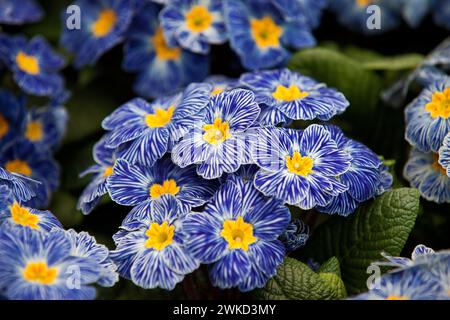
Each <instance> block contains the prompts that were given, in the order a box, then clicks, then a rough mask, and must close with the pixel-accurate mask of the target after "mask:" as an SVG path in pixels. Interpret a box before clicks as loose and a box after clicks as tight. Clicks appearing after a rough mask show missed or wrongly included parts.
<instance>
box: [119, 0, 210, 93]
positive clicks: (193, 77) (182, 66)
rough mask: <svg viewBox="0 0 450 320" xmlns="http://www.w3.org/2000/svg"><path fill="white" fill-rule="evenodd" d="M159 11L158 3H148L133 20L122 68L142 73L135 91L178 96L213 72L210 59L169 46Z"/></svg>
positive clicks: (135, 85)
mask: <svg viewBox="0 0 450 320" xmlns="http://www.w3.org/2000/svg"><path fill="white" fill-rule="evenodd" d="M159 11H160V6H158V5H156V4H153V3H146V4H144V5H143V6H142V8H140V9H139V11H138V12H137V14H136V15H135V16H134V18H133V21H132V23H131V26H130V30H129V32H128V33H129V35H128V36H127V40H126V42H125V45H124V60H123V63H122V68H123V69H124V70H125V71H129V72H135V73H138V75H137V79H136V82H135V84H134V90H135V92H137V93H138V94H139V95H140V96H143V97H149V98H154V97H161V96H164V95H169V94H175V93H177V92H178V91H179V90H180V89H182V87H184V86H187V85H188V84H189V83H191V82H197V81H202V80H203V79H204V78H205V77H206V76H207V74H208V72H209V57H208V56H206V55H199V54H195V53H192V52H190V51H188V50H184V49H182V48H180V47H178V46H174V47H169V46H168V44H167V42H166V40H165V38H164V35H163V30H162V27H161V26H160V24H159V20H158V13H159ZM149 39H150V41H149Z"/></svg>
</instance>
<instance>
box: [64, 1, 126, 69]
mask: <svg viewBox="0 0 450 320" xmlns="http://www.w3.org/2000/svg"><path fill="white" fill-rule="evenodd" d="M73 4H74V5H77V6H78V7H80V11H81V21H80V28H79V29H77V28H73V29H69V28H67V26H66V13H65V12H64V13H63V16H64V18H63V19H62V20H63V25H62V30H63V31H62V33H61V38H60V42H61V45H62V46H63V47H64V48H66V49H67V50H68V51H70V52H71V53H73V54H75V60H74V65H75V67H77V68H81V67H83V66H85V65H93V64H95V63H96V62H97V60H98V59H99V58H100V57H101V56H102V55H103V54H104V53H105V52H106V51H108V50H110V49H111V48H112V47H114V46H115V45H117V44H118V43H119V42H121V41H122V40H123V38H124V36H125V32H126V31H127V29H128V26H129V24H130V22H131V18H132V15H133V1H129V0H78V1H75V2H74V3H73Z"/></svg>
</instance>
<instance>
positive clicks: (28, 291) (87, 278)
mask: <svg viewBox="0 0 450 320" xmlns="http://www.w3.org/2000/svg"><path fill="white" fill-rule="evenodd" d="M0 256H1V257H2V263H1V264H0V288H3V289H4V291H3V292H2V293H4V295H5V296H6V298H8V299H11V300H61V299H64V300H84V299H93V298H95V294H96V293H95V288H93V287H91V286H89V285H90V284H93V283H95V282H96V281H97V279H98V277H99V269H98V265H97V263H96V262H95V261H93V260H91V259H87V258H80V257H74V256H72V255H71V244H70V241H69V239H68V238H67V237H66V236H65V235H64V234H63V233H62V232H59V231H58V229H56V230H55V232H48V233H45V232H35V231H33V230H32V229H30V228H14V229H11V228H2V229H0ZM75 270H77V271H75ZM75 274H76V276H78V278H77V279H74V278H73V277H74V275H75ZM74 281H76V283H75V282H74ZM71 283H72V284H73V285H70V284H71ZM76 284H79V286H76Z"/></svg>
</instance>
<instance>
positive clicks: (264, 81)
mask: <svg viewBox="0 0 450 320" xmlns="http://www.w3.org/2000/svg"><path fill="white" fill-rule="evenodd" d="M239 80H240V82H241V83H242V84H243V85H245V86H247V87H249V88H250V89H251V90H252V91H253V92H255V96H256V101H257V102H258V103H260V104H261V105H266V106H267V107H269V108H272V109H276V110H278V111H280V112H281V113H282V114H283V115H284V116H285V117H286V118H288V119H292V120H312V119H315V118H318V119H320V120H329V119H330V118H331V117H333V116H335V115H337V114H340V113H342V112H344V111H345V109H346V108H347V107H348V105H349V102H348V101H347V99H346V98H345V97H344V95H343V94H342V93H340V92H338V91H337V90H335V89H332V88H327V86H326V85H325V84H323V83H320V82H317V81H315V80H313V79H311V78H309V77H306V76H303V75H301V74H299V73H297V72H294V71H290V70H288V69H279V70H271V71H255V72H251V73H246V74H243V75H242V76H241V78H240V79H239ZM274 122H276V121H274ZM272 124H274V125H275V124H277V123H272Z"/></svg>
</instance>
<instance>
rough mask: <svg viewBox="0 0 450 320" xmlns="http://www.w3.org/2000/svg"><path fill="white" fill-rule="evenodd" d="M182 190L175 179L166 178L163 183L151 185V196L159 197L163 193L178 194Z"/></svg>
mask: <svg viewBox="0 0 450 320" xmlns="http://www.w3.org/2000/svg"><path fill="white" fill-rule="evenodd" d="M179 191H180V187H179V186H177V183H176V181H175V180H174V179H169V180H164V182H163V184H162V185H161V184H159V183H155V184H153V185H152V186H151V187H150V197H152V198H153V199H156V198H159V197H160V196H162V195H163V194H171V195H176V194H177V193H178V192H179Z"/></svg>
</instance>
